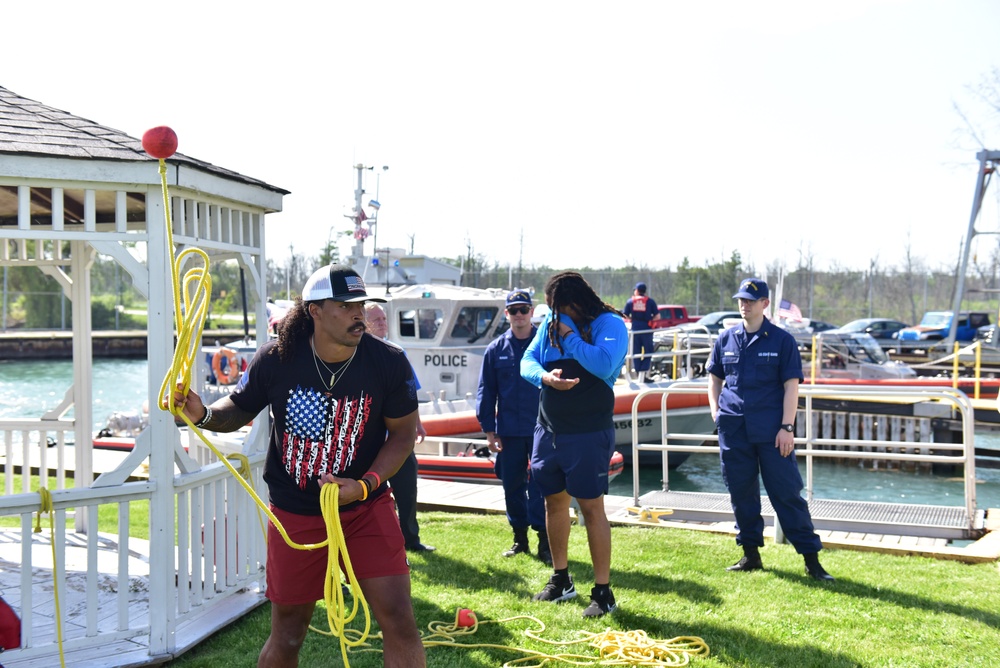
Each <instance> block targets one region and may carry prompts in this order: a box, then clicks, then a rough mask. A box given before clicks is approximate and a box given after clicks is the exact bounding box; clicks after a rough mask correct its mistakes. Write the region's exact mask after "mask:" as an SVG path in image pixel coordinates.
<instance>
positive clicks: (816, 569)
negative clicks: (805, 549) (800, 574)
mask: <svg viewBox="0 0 1000 668" xmlns="http://www.w3.org/2000/svg"><path fill="white" fill-rule="evenodd" d="M802 558H803V559H805V560H806V573H808V574H809V577H811V578H812V579H814V580H822V581H826V582H833V576H832V575H830V574H829V573H827V572H826V570H825V569H824V568H823V567H822V566H821V565H820V563H819V555H818V554H817V553H815V552H813V553H812V554H803V555H802Z"/></svg>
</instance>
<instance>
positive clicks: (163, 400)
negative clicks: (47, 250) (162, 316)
mask: <svg viewBox="0 0 1000 668" xmlns="http://www.w3.org/2000/svg"><path fill="white" fill-rule="evenodd" d="M160 183H161V186H162V190H163V209H164V213H165V220H166V231H167V248H168V249H170V250H171V254H172V251H173V248H174V236H173V222H172V220H171V216H170V195H169V190H168V188H167V166H166V163H165V162H164V160H163V159H160ZM189 259H193V260H195V261H200V264H197V265H196V266H193V267H191V268H190V269H188V270H187V271H186V272H185V273H184V275H183V277H181V273H180V272H181V268H182V267H183V266H184V264H185V263H186V262H187V261H188V260H189ZM170 275H171V285H172V286H173V297H174V313H175V314H176V317H177V346H176V348H175V349H174V356H173V360H172V362H171V365H170V369H169V370H168V371H167V374H166V376H165V377H164V379H163V383H162V384H161V385H160V393H159V406H160V408H161V409H162V410H165V411H169V412H170V413H171V414H173V415H174V416H176V417H179V418H180V419H181V420H183V421H184V423H185V424H186V425H187V426H188V428H189V429H191V430H192V432H193V433H195V434H197V435H198V437H199V438H200V439H201V440H202V442H203V443H204V444H205V445H206V446H207V447H208V449H209V450H211V451H212V452H213V453H214V454H215V455H216V457H218V458H219V460H220V461H221V462H222V463H223V464H224V465H225V466H226V468H228V469H229V471H230V473H232V474H233V476H234V477H235V478H236V480H237V482H239V483H240V485H242V486H243V489H245V490H246V491H247V494H249V495H250V497H251V498H252V499H253V500H254V502H255V503H256V504H257V508H258V511H257V512H258V516H259V514H260V512H261V511H263V512H264V514H265V515H267V517H268V519H269V520H270V521H271V523H272V524H274V527H275V528H276V529H277V530H278V533H280V534H281V537H282V538H284V540H285V542H286V543H287V544H288V545H289V547H292V548H294V549H296V550H315V549H319V548H322V547H327V548H328V549H329V557H328V560H327V580H326V582H325V583H324V587H323V589H324V600H325V603H326V609H327V622H328V623H329V625H330V631H329V632H325V631H322V630H320V629H316V628H313V627H312V626H310V627H309V628H310V629H312V630H314V631H317V632H319V633H323V634H325V635H334V636H337V637H338V638H339V639H340V647H341V654H342V655H343V657H344V664H345V665H349V664H348V663H347V650H348V647H353V646H358V645H360V644H362V643H363V642H364V641H365V639H366V638H367V637H368V632H369V630H370V629H371V612H370V610H369V608H368V602H367V601H366V600H365V597H364V594H363V593H362V591H361V588H360V586H359V585H358V584H357V580H356V578H355V576H354V569H353V567H352V566H351V560H350V557H349V556H348V554H347V548H346V545H345V542H344V532H343V529H342V528H341V526H340V508H339V502H338V496H339V493H340V488H339V487H338V486H337V485H333V484H326V485H323V486H322V488H321V489H320V509H321V511H322V513H323V519H324V521H325V523H326V529H327V538H326V540H324V541H322V542H320V543H309V544H305V545H300V544H298V543H296V542H295V541H293V540H292V539H291V538H290V537H289V536H288V533H287V532H286V531H285V528H284V527H283V526H282V525H281V522H280V521H279V520H278V518H277V517H275V515H274V513H272V512H271V509H270V508H269V507H268V506H267V504H266V503H264V501H262V500H261V498H260V497H259V496H258V495H257V492H256V490H254V488H253V486H252V485H251V484H250V483H249V478H250V463H249V460H248V459H247V458H246V457H245V456H243V455H239V456H233V457H232V458H233V459H236V460H237V461H239V462H240V469H239V470H238V469H237V468H236V467H234V466H233V464H232V463H231V462H230V461H229V457H227V456H226V455H224V454H223V453H222V452H220V451H219V450H218V449H217V448H216V447H215V445H213V444H212V442H211V441H209V440H208V438H207V437H206V436H205V434H204V433H202V431H201V430H200V429H198V428H197V427H195V426H194V423H192V422H191V420H190V419H189V418H188V417H187V416H186V415H185V414H184V411H183V409H182V408H181V407H180V406H178V405H176V404H175V403H174V400H173V397H174V392H175V391H177V392H179V393H180V394H181V395H182V396H183V395H186V394H187V393H188V391H189V390H190V389H191V376H192V370H193V369H194V368H195V365H196V363H197V358H198V355H199V354H200V351H201V340H202V332H203V331H204V329H205V321H206V320H207V319H208V307H209V304H210V302H211V296H212V277H211V275H210V274H209V258H208V254H207V253H205V251H203V250H201V249H200V248H188V249H185V250H183V251H181V252H180V253H179V254H177V257H176V259H174V260H173V261H172V262H170ZM241 457H242V459H240V458H241ZM261 524H262V527H261V528H262V530H263V529H264V527H263V521H261ZM265 536H266V531H265ZM338 557H342V558H343V560H344V567H345V576H346V578H347V581H348V583H349V585H350V588H351V593H352V597H353V599H354V603H353V605H354V607H353V609H352V610H351V613H350V614H349V615H345V614H344V609H345V606H344V593H343V589H342V588H341V586H340V565H339V561H338ZM359 609H361V610H363V611H364V613H365V630H364V631H363V632H362V633H361V634H360V637H358V638H357V639H349V637H348V634H347V633H346V630H347V629H345V626H346V625H347V624H349V623H350V622H351V621H352V620H353V619H354V618H355V616H356V615H357V612H358V610H359ZM352 637H354V636H353V634H352Z"/></svg>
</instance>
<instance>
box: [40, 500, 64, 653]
mask: <svg viewBox="0 0 1000 668" xmlns="http://www.w3.org/2000/svg"><path fill="white" fill-rule="evenodd" d="M38 495H39V496H40V497H41V505H40V507H39V510H38V515H36V516H35V531H34V533H41V532H42V515H44V514H46V513H48V515H49V543H51V544H52V597H53V598H54V599H55V605H56V610H55V613H56V641H57V642H58V644H59V665H61V666H62V667H63V668H66V656H65V655H64V654H63V631H62V612H61V609H60V606H59V572H58V570H57V568H56V567H57V566H58V564H57V563H56V528H55V518H54V517H53V515H54V513H55V509H54V507H53V506H52V493H51V492H49V490H48V489H46V488H45V487H40V488H39V489H38Z"/></svg>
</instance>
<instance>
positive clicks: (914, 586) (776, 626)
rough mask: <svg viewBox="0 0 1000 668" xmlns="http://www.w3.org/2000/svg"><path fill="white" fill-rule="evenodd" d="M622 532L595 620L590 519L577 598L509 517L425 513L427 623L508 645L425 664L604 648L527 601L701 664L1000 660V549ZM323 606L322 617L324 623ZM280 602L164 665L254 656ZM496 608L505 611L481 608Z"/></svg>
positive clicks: (320, 649) (310, 646) (578, 559)
mask: <svg viewBox="0 0 1000 668" xmlns="http://www.w3.org/2000/svg"><path fill="white" fill-rule="evenodd" d="M612 533H613V545H614V547H613V549H614V554H613V559H612V579H611V583H612V587H613V588H614V591H615V595H616V597H617V599H618V604H619V609H618V610H617V611H616V612H615V613H614V614H613V615H610V616H607V617H604V618H600V619H592V620H585V619H583V617H582V616H581V613H582V611H583V608H584V607H585V606H586V605H587V603H588V600H589V599H588V594H589V592H590V587H591V585H592V584H593V579H592V578H593V575H592V571H591V569H590V566H589V563H590V559H589V552H588V550H587V542H586V534H585V530H584V529H583V528H580V527H574V529H573V532H572V535H571V539H570V572H571V573H572V574H573V576H574V579H575V580H576V587H577V592H578V593H579V596H578V598H576V599H574V600H572V601H568V602H566V603H561V604H544V603H534V602H532V601H531V596H532V595H533V594H534V593H536V592H537V591H540V589H541V588H542V586H544V584H545V582H546V581H547V579H548V576H549V574H550V572H551V571H550V569H549V568H547V567H546V566H544V565H543V564H542V563H541V562H539V561H537V560H536V559H533V558H529V557H527V556H526V555H520V556H518V557H516V558H512V559H505V558H503V557H502V556H500V553H501V552H502V551H503V550H504V549H506V548H507V547H509V545H510V542H511V534H510V531H509V528H508V527H507V524H506V521H505V520H504V518H503V517H500V516H480V515H466V514H450V513H422V514H421V537H422V538H423V539H424V540H425V542H428V543H430V544H432V545H435V546H437V548H438V549H437V551H436V552H432V553H420V554H415V555H412V556H411V564H412V570H413V575H412V580H413V598H414V605H415V610H416V616H417V621H418V623H419V624H420V626H421V627H422V628H424V629H426V628H427V625H428V624H430V623H432V622H434V621H439V622H446V623H450V622H452V621H453V620H454V619H455V614H456V611H457V610H458V609H459V608H471V609H472V610H474V611H475V612H476V614H477V615H478V617H479V620H480V626H479V628H478V630H477V632H476V633H475V634H474V635H472V636H465V637H461V638H459V642H461V643H462V644H463V645H469V646H471V645H474V644H484V645H485V644H495V645H502V646H503V647H505V648H509V649H496V648H474V647H430V648H428V650H427V657H428V665H429V666H435V667H437V666H440V667H445V668H468V667H480V666H481V667H487V666H491V667H492V666H501V665H503V664H504V663H505V662H508V661H512V660H516V659H519V658H523V657H524V656H525V654H524V653H522V652H520V651H518V649H519V648H527V649H530V650H533V651H536V652H545V653H553V654H554V653H559V652H573V653H576V654H583V655H586V656H591V657H594V665H596V660H597V653H596V650H595V649H593V648H591V647H588V646H587V645H585V644H578V645H574V646H571V647H556V646H551V645H547V644H545V643H542V642H539V641H537V640H533V639H531V638H529V637H527V636H526V635H525V634H524V632H525V630H527V629H534V630H535V631H538V630H539V626H538V623H537V622H534V621H531V620H526V619H509V618H512V617H518V616H523V615H531V616H533V617H535V618H537V620H539V622H540V623H542V624H544V626H545V630H544V631H543V632H542V633H541V636H542V637H543V638H545V639H547V640H551V641H570V640H576V639H579V638H580V636H581V634H593V633H600V632H603V631H605V630H607V629H611V630H617V631H629V630H643V631H644V632H645V633H646V634H647V635H648V636H649V637H651V638H657V639H664V640H665V639H669V638H673V637H676V636H698V637H701V638H702V639H704V641H705V642H706V643H708V645H709V647H710V649H711V654H710V656H708V657H696V658H694V659H692V661H691V665H693V666H705V667H709V666H747V667H751V666H790V667H792V666H794V667H797V668H799V667H806V666H815V667H817V668H821V667H822V668H830V667H832V668H836V667H840V666H844V667H846V666H894V667H896V666H1000V610H998V606H997V594H998V591H1000V571H998V566H997V564H996V563H993V564H980V565H966V564H961V563H957V562H951V561H938V560H933V559H927V558H922V557H896V556H889V555H882V554H878V553H872V552H852V551H842V550H838V551H825V552H823V553H822V561H823V565H824V566H825V567H826V569H827V570H828V571H830V573H831V574H833V575H834V576H835V577H836V578H837V581H836V582H835V583H832V584H829V583H818V582H815V581H813V580H811V579H810V578H808V577H807V576H806V575H805V573H804V569H803V564H802V559H801V557H799V556H798V555H796V554H795V552H794V550H793V548H792V547H791V546H788V545H773V544H770V543H768V545H767V546H765V548H764V549H763V550H762V552H761V554H762V557H763V560H764V565H765V568H766V570H765V571H763V572H753V573H730V572H727V571H726V570H725V567H726V566H727V565H729V564H731V563H733V562H735V561H736V560H737V559H738V557H739V556H740V551H739V549H738V548H737V547H736V545H735V543H734V541H733V538H732V537H731V536H722V535H715V534H707V533H702V532H695V531H686V530H680V529H663V528H652V527H614V528H613V529H612ZM533 546H534V545H533ZM320 607H321V606H320ZM320 607H318V608H317V613H316V617H315V619H314V625H317V626H321V627H325V611H323V610H322V609H320ZM269 614H270V609H269V607H268V606H267V605H264V606H262V607H261V608H259V609H257V610H256V611H254V612H253V613H251V614H249V615H247V616H246V617H244V618H243V619H241V620H240V621H239V622H237V623H235V624H233V625H231V626H230V627H228V628H226V629H224V630H222V631H220V632H219V633H217V634H216V635H214V636H213V637H211V638H209V639H208V640H206V641H205V642H203V643H202V644H201V645H199V646H198V647H196V648H194V649H193V650H191V651H189V652H187V653H186V654H184V655H182V656H181V657H179V658H178V659H176V660H174V661H173V662H171V663H169V664H168V665H170V666H185V667H194V666H205V667H210V668H229V667H234V668H235V667H236V666H241V667H242V666H252V665H255V661H256V655H257V652H258V651H259V649H260V647H261V645H262V644H263V642H264V640H265V639H266V637H267V634H268V626H269ZM497 620H508V621H500V622H499V623H485V622H488V621H497ZM372 645H373V646H374V647H379V646H380V643H379V642H378V640H377V639H375V640H373V641H372ZM350 664H351V665H352V666H355V667H356V668H372V667H375V666H381V665H382V661H381V655H380V654H377V653H374V654H373V653H352V654H351V655H350ZM300 665H301V666H303V667H309V666H339V665H342V661H341V658H340V649H339V645H338V641H337V639H336V638H329V637H325V636H322V635H320V634H317V633H310V634H309V635H308V637H307V639H306V642H305V646H304V648H303V651H302V655H301V663H300ZM521 665H523V664H521ZM532 665H539V664H538V663H537V661H536V662H535V663H534V664H532ZM550 665H568V664H565V663H560V664H557V663H552V664H550ZM633 665H637V664H633ZM661 665H666V664H661Z"/></svg>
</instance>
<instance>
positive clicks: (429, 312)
mask: <svg viewBox="0 0 1000 668" xmlns="http://www.w3.org/2000/svg"><path fill="white" fill-rule="evenodd" d="M443 320H444V311H442V310H441V309H438V308H419V309H407V310H403V311H400V312H399V323H398V325H399V335H400V336H401V337H405V338H418V339H433V338H434V337H435V336H437V332H438V328H439V327H440V326H441V322H442V321H443Z"/></svg>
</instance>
